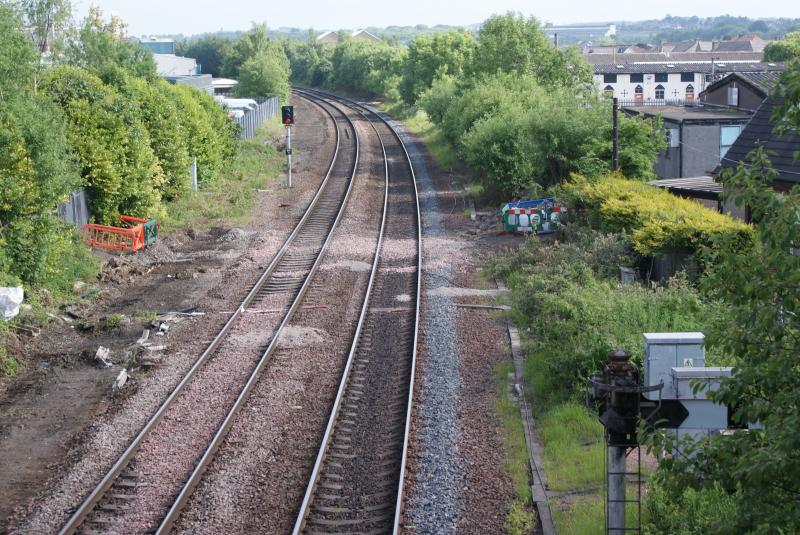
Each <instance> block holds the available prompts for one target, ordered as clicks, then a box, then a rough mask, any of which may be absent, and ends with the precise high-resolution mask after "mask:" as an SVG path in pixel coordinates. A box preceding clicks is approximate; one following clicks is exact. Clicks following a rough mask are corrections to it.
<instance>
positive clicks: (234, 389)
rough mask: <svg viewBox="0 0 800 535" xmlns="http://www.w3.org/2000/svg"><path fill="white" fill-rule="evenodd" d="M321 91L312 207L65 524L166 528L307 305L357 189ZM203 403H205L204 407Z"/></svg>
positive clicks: (344, 123)
mask: <svg viewBox="0 0 800 535" xmlns="http://www.w3.org/2000/svg"><path fill="white" fill-rule="evenodd" d="M306 98H309V97H308V96H307V97H306ZM314 101H315V103H316V105H318V106H320V107H322V108H323V109H324V110H325V112H326V113H327V115H328V116H329V117H330V118H331V120H332V121H333V122H334V124H335V125H336V148H335V151H334V156H333V158H332V160H331V163H330V166H329V168H328V172H327V174H326V176H325V178H324V180H323V181H322V183H321V185H320V187H319V189H318V190H317V193H316V195H315V196H314V198H313V200H312V201H311V203H310V204H309V207H308V209H307V210H306V212H305V214H304V215H303V217H302V218H301V220H300V222H299V223H298V224H297V226H296V227H295V229H294V230H293V232H292V233H291V234H290V236H289V237H288V238H287V240H286V242H285V243H284V244H283V246H282V247H281V249H280V250H279V252H278V253H277V254H276V255H275V257H274V258H273V260H272V262H271V263H270V265H269V266H268V267H267V268H266V269H265V270H264V272H263V274H262V275H261V277H260V278H259V279H258V281H257V282H256V284H255V285H254V286H253V288H252V289H251V290H250V292H249V293H248V294H247V296H246V297H245V299H244V300H243V301H242V303H241V305H240V306H239V307H238V309H237V310H236V311H235V312H234V313H233V314H232V315H231V317H230V318H229V319H228V321H227V322H226V323H225V325H224V326H223V328H222V330H221V331H220V332H219V334H218V335H217V336H216V337H215V339H214V340H213V341H212V342H211V344H210V345H209V346H208V347H207V349H206V350H205V351H204V352H203V354H202V355H200V357H198V359H197V360H196V361H195V363H194V365H193V366H192V367H191V368H190V370H189V371H188V372H187V374H186V375H185V376H184V378H183V379H182V380H181V382H180V383H179V384H178V385H177V386H176V387H175V388H174V389H173V391H172V392H171V393H170V395H169V396H168V397H167V399H166V400H165V401H164V403H163V404H162V405H161V406H160V407H159V409H158V410H157V411H156V412H155V413H154V414H153V416H152V417H151V418H150V420H148V422H147V423H146V424H145V426H144V427H143V428H142V430H141V431H140V432H139V434H138V435H137V436H136V437H135V438H134V440H133V441H132V442H131V443H130V445H129V446H128V447H127V449H126V450H125V452H124V453H123V454H122V455H121V456H120V457H119V459H118V460H117V461H116V462H115V463H114V465H113V466H112V467H111V469H110V470H109V471H108V472H107V473H106V475H105V476H104V477H103V479H102V480H101V481H100V483H99V484H98V485H97V486H96V487H95V489H94V490H93V491H92V492H91V493H90V494H89V495H88V496H87V497H86V498H85V499H84V501H83V502H82V503H81V505H80V506H79V507H78V508H77V509H76V510H75V512H74V513H73V514H72V516H71V517H70V518H69V520H68V521H67V523H66V524H65V525H64V526H63V528H62V529H61V530H60V532H59V533H60V534H65V535H66V534H71V533H76V532H77V533H100V532H102V533H133V532H136V533H141V532H156V533H167V532H168V531H169V529H170V527H171V525H172V522H173V521H174V520H175V518H176V517H177V515H178V513H179V512H180V510H181V508H182V507H183V505H184V504H185V503H186V500H187V499H188V496H189V495H190V494H191V491H192V489H193V488H194V485H196V483H197V481H199V478H200V476H202V473H203V471H204V470H205V468H206V467H207V466H208V464H209V463H210V462H211V459H213V457H214V454H215V453H216V451H217V449H218V448H219V446H220V444H221V442H222V440H223V439H224V437H225V434H226V432H227V430H228V428H229V427H230V425H231V423H232V421H233V419H234V417H235V415H236V414H237V412H238V411H239V409H240V408H241V407H242V405H243V404H244V401H245V400H246V398H247V395H248V393H249V392H250V390H251V389H252V387H253V385H254V384H255V382H256V381H257V378H258V377H259V374H260V373H261V371H262V370H263V369H264V367H265V366H266V365H267V363H268V362H269V360H270V356H271V355H272V353H273V351H274V350H275V348H276V345H277V340H278V338H279V334H280V332H281V330H282V329H283V327H284V326H285V325H286V324H287V323H288V322H289V321H290V320H291V318H292V316H293V314H294V313H295V311H296V310H297V309H298V308H299V307H300V304H301V302H302V300H303V296H304V294H305V292H306V290H307V289H308V287H309V285H310V282H311V280H312V277H313V275H314V273H315V271H316V269H317V267H318V266H319V264H320V261H321V259H322V257H323V254H324V252H325V250H326V248H327V245H328V243H329V241H330V238H331V235H332V233H333V230H334V229H335V228H336V225H337V223H338V221H339V219H340V218H341V214H342V212H343V208H344V206H345V205H346V204H347V199H348V197H349V195H350V192H351V190H352V182H353V181H352V178H353V177H354V176H355V174H356V170H357V167H358V160H359V139H358V134H357V130H356V128H355V126H354V125H353V123H352V121H351V120H350V118H349V117H347V115H346V114H345V113H344V112H343V111H342V110H341V109H340V107H338V106H336V105H333V104H331V103H325V102H322V101H320V100H319V99H314ZM264 306H268V307H270V308H271V309H274V308H276V307H279V308H281V309H282V310H283V311H284V312H283V315H282V319H281V320H280V323H279V324H278V325H275V324H274V323H273V324H272V325H264V319H263V318H264V317H263V315H260V314H249V312H258V311H259V307H264ZM209 393H211V395H209ZM199 405H202V406H203V409H204V410H202V411H198V410H197V409H198V406H199ZM195 411H197V412H199V413H200V414H203V418H202V419H198V418H196V417H195V416H194V415H195Z"/></svg>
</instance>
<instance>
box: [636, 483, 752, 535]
mask: <svg viewBox="0 0 800 535" xmlns="http://www.w3.org/2000/svg"><path fill="white" fill-rule="evenodd" d="M664 475H665V474H664V473H662V472H658V473H657V474H656V478H655V479H654V480H653V481H650V482H649V483H648V485H647V494H646V495H645V499H644V504H643V505H644V509H645V511H646V512H647V514H646V518H647V524H646V525H645V526H644V532H645V533H646V534H647V535H707V534H709V533H721V532H724V531H721V529H722V530H724V529H725V528H724V519H725V518H731V517H733V516H735V513H736V502H735V500H734V499H733V497H732V496H731V495H730V494H728V493H727V492H725V490H724V489H722V488H721V487H720V486H719V485H713V484H712V485H710V486H709V487H708V488H703V489H699V490H695V489H692V488H685V489H683V490H682V491H681V492H680V493H679V494H678V495H677V496H670V493H669V492H668V491H667V490H666V489H665V488H664V487H663V486H662V479H663V477H664Z"/></svg>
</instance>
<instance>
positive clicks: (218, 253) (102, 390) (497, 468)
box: [0, 102, 522, 533]
mask: <svg viewBox="0 0 800 535" xmlns="http://www.w3.org/2000/svg"><path fill="white" fill-rule="evenodd" d="M295 105H296V107H298V109H297V116H304V117H312V116H313V117H314V119H313V120H312V121H309V122H310V123H313V124H314V125H316V126H315V127H313V128H309V129H307V130H306V131H305V132H304V131H303V130H302V129H301V128H300V127H297V128H296V130H295V133H294V134H295V135H294V137H295V152H294V154H295V156H294V160H295V164H296V168H295V184H296V187H295V188H294V189H293V190H291V191H287V190H286V189H285V188H283V186H282V177H279V178H278V179H277V180H276V181H274V182H273V183H271V184H270V185H268V186H267V188H266V189H265V190H264V191H263V192H260V193H259V194H258V195H259V197H258V201H257V205H256V207H255V208H254V213H255V214H258V217H257V218H256V219H255V220H254V221H253V222H252V223H250V224H249V225H247V226H246V227H244V228H242V229H231V228H213V229H202V230H189V231H180V232H173V233H171V234H169V235H167V236H166V237H164V238H163V239H161V240H160V241H159V243H158V244H157V245H156V246H154V247H150V248H148V249H147V250H145V251H144V252H143V253H141V254H138V255H136V256H126V255H116V254H106V253H102V252H98V253H97V254H98V255H99V256H100V257H101V258H102V259H103V261H104V266H103V271H102V274H101V277H100V280H98V281H91V282H90V284H89V288H90V289H91V288H92V287H96V288H97V289H98V290H99V294H98V296H97V297H96V298H95V299H91V300H84V301H82V302H81V303H79V304H76V305H74V306H72V307H69V308H68V309H66V310H64V311H62V313H61V314H59V315H58V317H57V318H55V319H54V320H53V321H52V323H51V324H50V325H49V327H48V328H47V329H45V330H44V331H43V332H42V334H41V335H39V336H37V337H35V338H24V339H21V340H20V347H21V348H22V350H23V352H24V355H25V356H24V362H25V363H26V364H25V366H24V367H23V370H22V371H21V373H20V374H19V375H18V377H16V378H15V379H13V380H10V379H2V380H0V451H2V452H3V455H2V456H0V474H3V476H2V478H0V496H1V497H2V500H0V533H5V532H6V531H7V530H9V531H10V530H12V529H16V530H17V531H20V532H25V531H26V530H25V527H24V526H25V525H24V524H23V522H24V521H25V519H26V517H27V516H28V515H30V514H31V512H32V511H34V510H36V508H37V507H39V506H40V504H41V503H43V502H45V501H47V500H49V499H50V498H51V497H52V496H53V495H58V493H59V492H63V491H60V490H59V489H61V488H62V487H60V486H59V485H61V478H63V477H64V474H66V473H67V472H68V471H69V470H70V468H71V467H73V466H75V465H77V464H78V463H79V462H82V460H84V459H85V458H87V457H91V456H92V455H93V454H94V452H92V451H89V450H88V448H89V446H88V444H90V441H89V440H88V438H87V437H89V436H92V434H93V433H95V431H96V430H97V427H98V426H99V425H100V424H99V423H98V422H103V421H111V420H112V419H113V418H114V416H115V415H116V414H118V413H120V412H122V411H126V410H127V411H130V410H131V408H130V407H131V406H133V407H140V408H137V409H136V412H138V413H141V414H140V415H139V417H140V420H141V423H142V424H143V423H144V421H146V418H147V416H148V415H149V414H150V413H151V412H152V411H151V407H153V406H157V403H158V402H159V400H160V399H163V397H164V396H165V395H167V394H168V392H169V390H170V389H169V388H168V387H163V388H164V390H163V393H162V391H161V390H159V391H158V393H157V394H153V395H152V397H153V398H154V399H152V400H145V401H147V402H144V401H142V402H140V401H139V398H140V397H146V396H145V393H144V392H142V390H143V389H146V388H150V386H151V385H152V384H154V383H155V379H154V377H156V376H160V375H161V376H164V377H165V379H164V381H166V383H169V384H171V382H176V381H177V380H179V378H180V376H181V372H182V370H183V369H185V368H186V367H188V366H189V365H191V362H192V361H193V358H195V357H196V356H197V355H199V354H200V353H201V352H202V350H203V349H204V348H205V346H206V345H207V344H208V343H209V342H210V340H211V339H212V338H213V336H214V335H215V334H216V332H217V331H218V330H219V329H220V328H221V326H222V325H223V324H224V322H225V320H226V319H227V317H228V314H229V313H230V312H231V311H232V308H233V307H235V306H237V305H238V303H239V302H240V301H241V299H242V298H243V297H244V295H245V294H246V293H247V291H248V290H249V289H250V287H251V286H252V284H253V283H254V282H255V280H256V279H257V277H258V275H259V274H260V273H261V271H262V269H263V268H264V267H265V266H266V265H267V264H268V263H269V260H270V258H271V255H272V254H274V252H275V251H277V249H278V248H279V246H280V244H281V243H282V242H283V240H284V239H285V237H286V236H287V235H288V233H289V232H290V230H291V228H292V227H293V226H294V224H295V223H296V221H297V219H298V218H299V217H300V215H301V214H302V212H303V210H304V209H305V206H306V205H307V203H308V201H309V200H310V199H311V196H312V195H313V193H314V191H315V190H316V187H317V185H318V184H319V181H320V180H321V179H322V176H323V175H324V172H325V170H327V164H328V163H329V161H330V160H329V158H330V156H329V155H320V154H319V153H315V154H312V153H311V151H310V149H309V150H306V151H304V149H303V147H304V145H305V146H307V147H311V146H320V145H325V143H326V142H327V141H329V140H330V139H329V138H330V136H332V132H331V131H330V129H326V128H325V127H323V126H322V124H323V122H324V117H323V116H322V115H321V113H320V111H319V110H317V109H314V108H313V107H312V106H309V105H308V104H303V103H302V102H295ZM304 106H305V107H306V108H304ZM312 130H313V131H312ZM418 147H421V145H418ZM425 159H426V162H427V165H428V169H429V171H430V173H431V175H432V177H433V179H434V184H435V187H436V189H437V192H436V195H437V199H438V201H439V206H440V210H441V211H442V214H441V216H442V219H443V220H444V221H445V226H446V228H447V229H448V231H449V233H450V234H451V236H452V238H453V240H454V242H458V244H459V247H462V246H463V245H464V244H466V247H462V249H463V254H461V255H459V258H460V259H461V261H463V264H462V265H461V268H460V272H461V273H462V274H463V275H462V276H461V277H459V280H457V281H454V285H459V286H472V287H478V286H480V284H482V283H481V282H480V281H478V280H477V279H476V273H477V271H478V270H479V269H480V268H481V267H482V266H483V265H484V262H485V260H486V258H487V257H488V256H489V255H491V254H493V253H495V252H497V251H500V250H503V249H505V248H508V247H515V246H517V245H519V243H520V242H521V241H522V238H520V237H516V236H507V235H501V232H500V231H501V230H502V229H501V228H500V226H499V224H498V218H497V217H496V215H495V214H493V213H486V214H483V215H481V216H479V217H478V218H477V219H476V220H475V221H472V220H470V219H469V218H468V217H466V216H464V210H465V209H467V208H468V206H469V205H468V203H467V201H466V200H465V197H464V195H463V192H462V191H461V190H460V189H458V188H457V187H456V186H454V185H453V184H451V182H450V174H449V173H447V172H445V171H443V170H441V169H439V168H438V167H437V166H436V164H435V162H434V161H433V160H432V159H431V158H430V157H429V156H428V155H427V154H426V158H425ZM423 217H424V215H423ZM471 301H474V302H481V303H486V301H485V300H484V301H480V300H470V299H464V302H471ZM173 311H180V312H199V313H203V314H204V315H202V316H197V317H190V318H187V319H184V320H183V321H180V322H178V323H172V324H171V328H170V330H169V332H168V333H167V334H166V336H163V337H158V338H154V337H155V330H156V329H152V326H151V321H152V320H153V318H154V317H155V316H156V315H157V314H163V313H167V312H173ZM112 314H121V315H122V320H121V323H120V325H119V326H117V327H115V328H110V329H108V328H106V329H104V328H103V327H102V324H103V323H104V319H105V318H109V317H110V316H111V315H112ZM458 314H459V318H460V319H459V326H462V325H463V326H465V327H466V326H468V325H471V326H472V327H476V326H478V328H479V329H480V330H479V331H476V330H472V331H471V332H472V333H474V332H484V333H485V335H484V336H482V337H481V338H475V337H471V336H470V335H469V334H462V335H461V340H460V342H459V344H460V348H461V351H462V352H463V354H464V356H463V358H462V360H461V367H462V382H463V385H462V389H461V393H460V397H461V399H460V400H459V402H460V404H461V406H462V407H463V410H462V411H461V413H460V414H459V418H460V420H461V426H462V428H463V430H464V434H463V438H462V444H461V456H462V461H463V463H464V466H465V482H464V486H465V495H466V500H465V501H466V503H465V508H464V512H463V514H462V518H460V519H459V520H458V531H459V532H469V533H498V532H501V531H502V529H503V524H504V519H505V514H506V510H505V508H506V507H507V506H508V505H509V504H510V503H511V499H512V494H513V489H512V487H511V482H510V480H509V478H508V477H507V476H506V475H505V473H504V472H503V466H502V465H503V462H504V459H503V456H502V455H498V451H499V449H500V448H502V439H501V435H500V433H501V432H502V428H501V425H500V422H499V421H498V419H497V417H496V415H495V414H494V411H493V406H494V402H495V400H496V396H497V392H496V382H495V381H496V378H495V373H494V369H493V366H494V364H495V363H496V362H498V361H500V360H502V359H504V358H510V350H509V349H508V347H507V340H506V339H504V338H503V336H504V334H503V329H502V327H503V323H502V322H501V321H499V320H497V319H495V318H494V317H492V316H491V315H490V314H488V313H486V312H480V311H474V310H471V311H462V312H460V313H458ZM106 323H108V322H107V321H106ZM157 324H158V323H156V325H157ZM145 329H151V331H152V336H151V341H152V340H156V341H157V343H159V344H163V345H164V346H165V353H167V354H169V355H171V356H170V358H173V359H174V364H172V365H169V366H167V367H166V369H164V368H161V367H159V366H156V367H153V368H147V369H135V370H133V371H132V375H131V379H130V381H129V383H128V385H126V387H125V388H124V389H123V390H121V391H120V392H114V391H113V390H112V387H111V384H112V381H113V380H114V378H115V377H116V376H117V374H118V373H119V372H120V370H121V369H122V367H125V366H127V356H126V355H127V351H128V349H129V348H130V347H131V346H132V345H133V344H134V343H135V341H136V340H137V339H138V338H139V337H140V336H141V335H142V332H143V330H145ZM504 340H506V341H504ZM99 346H104V347H107V348H109V349H110V350H111V360H112V361H113V364H114V365H113V366H111V367H108V368H103V367H101V366H99V365H98V363H97V362H96V361H95V360H94V355H95V352H96V351H97V348H98V347H99ZM424 358H425V356H424V355H421V359H422V362H423V363H424ZM421 368H422V366H420V369H421ZM417 384H419V382H418V383H417ZM137 404H138V405H137ZM137 425H138V424H137ZM135 429H136V428H135V426H133V427H132V428H131V429H125V430H121V431H120V437H119V442H120V444H122V443H124V442H125V440H124V437H123V436H122V435H123V434H130V433H132V432H135ZM413 433H414V431H413V430H412V437H413ZM410 447H411V454H410V461H409V469H410V471H411V477H410V478H409V481H410V480H411V479H412V478H413V473H414V469H415V465H414V457H415V453H414V451H415V449H416V448H418V444H416V443H415V442H414V441H413V438H412V443H411V445H410ZM102 454H103V455H104V456H108V458H113V457H114V454H113V452H111V453H108V452H102ZM98 455H99V453H98ZM413 493H414V489H413V485H412V486H411V488H410V489H409V496H413ZM75 501H76V500H75V499H72V502H75ZM64 512H65V511H62V513H64Z"/></svg>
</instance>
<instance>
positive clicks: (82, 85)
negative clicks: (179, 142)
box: [41, 67, 165, 223]
mask: <svg viewBox="0 0 800 535" xmlns="http://www.w3.org/2000/svg"><path fill="white" fill-rule="evenodd" d="M41 89H42V91H43V92H44V93H46V94H49V95H51V96H52V97H53V98H54V99H55V100H56V102H58V103H59V104H60V105H61V106H62V107H63V109H64V111H65V113H66V115H67V117H68V120H69V129H68V134H69V136H68V137H69V141H70V144H71V145H72V147H73V149H74V150H75V152H76V153H77V156H78V159H79V167H80V169H81V174H82V176H83V180H84V183H85V185H86V187H87V188H88V190H89V207H90V209H91V211H92V213H93V214H94V217H95V218H96V219H97V220H98V221H100V222H104V223H112V222H114V221H115V220H116V217H117V215H118V214H121V213H122V214H129V215H136V216H156V215H158V213H157V212H158V209H159V203H160V199H161V194H160V191H161V189H162V187H163V185H164V183H165V178H164V173H163V170H162V168H161V164H160V162H159V160H158V158H157V157H156V155H155V154H154V152H153V149H152V148H151V147H150V142H151V141H150V135H149V133H148V131H147V128H146V126H145V124H144V122H143V121H142V119H141V117H140V113H139V112H140V110H139V108H138V107H137V106H136V104H135V103H133V102H131V101H129V100H128V99H126V98H124V97H123V96H121V95H120V94H119V93H117V92H116V91H115V90H114V89H113V88H111V87H110V86H107V85H105V84H103V82H102V81H101V80H100V79H99V78H97V77H96V76H94V75H92V74H89V73H88V72H86V71H83V70H81V69H77V68H75V67H58V68H56V69H53V70H51V71H50V72H48V73H47V75H46V76H45V77H44V79H43V80H42V82H41Z"/></svg>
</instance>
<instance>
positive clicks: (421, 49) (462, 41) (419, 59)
mask: <svg viewBox="0 0 800 535" xmlns="http://www.w3.org/2000/svg"><path fill="white" fill-rule="evenodd" d="M475 46H476V42H475V38H474V37H473V36H472V34H470V33H467V32H464V31H455V30H452V31H449V32H447V33H443V34H438V35H435V36H432V37H428V36H422V37H416V38H415V39H414V40H413V41H412V42H411V44H410V45H409V46H408V53H407V55H406V58H405V60H404V61H403V69H402V74H403V77H402V80H401V81H400V86H399V90H400V95H401V96H402V97H403V100H404V101H405V102H406V104H410V105H411V104H414V103H416V101H417V99H418V98H419V97H420V95H421V94H422V93H423V92H424V91H425V90H426V89H428V88H429V87H431V84H432V83H433V80H434V79H435V78H437V77H441V76H445V75H448V76H453V77H455V78H461V77H462V76H463V74H464V69H465V67H466V66H467V65H469V64H470V63H471V61H472V55H473V54H474V52H475Z"/></svg>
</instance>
